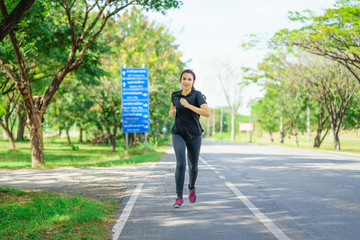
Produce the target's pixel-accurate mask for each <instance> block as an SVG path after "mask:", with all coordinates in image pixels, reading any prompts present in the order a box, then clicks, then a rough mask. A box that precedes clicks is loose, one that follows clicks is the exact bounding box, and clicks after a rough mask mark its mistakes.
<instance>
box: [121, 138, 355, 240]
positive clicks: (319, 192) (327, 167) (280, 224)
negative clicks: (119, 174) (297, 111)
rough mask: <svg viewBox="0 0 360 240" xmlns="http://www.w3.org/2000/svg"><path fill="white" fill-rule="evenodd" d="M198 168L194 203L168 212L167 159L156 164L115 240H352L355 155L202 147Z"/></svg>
mask: <svg viewBox="0 0 360 240" xmlns="http://www.w3.org/2000/svg"><path fill="white" fill-rule="evenodd" d="M199 168H200V171H199V177H198V182H197V194H198V201H197V202H196V203H195V204H191V203H189V202H188V200H187V196H186V195H185V206H184V207H183V208H181V209H174V208H173V207H172V204H173V203H174V201H175V194H174V189H175V184H174V173H173V172H174V154H173V153H170V154H169V155H167V156H165V157H164V158H163V159H162V160H161V161H160V162H158V163H156V165H154V166H153V170H152V171H151V173H150V174H149V177H148V178H144V179H139V180H140V181H139V182H138V183H137V184H138V185H136V187H137V188H136V189H135V190H134V191H128V193H127V197H126V198H125V199H124V204H123V205H122V207H123V209H125V210H124V212H125V213H126V214H124V215H127V216H125V217H123V215H122V217H123V218H121V217H120V220H119V223H118V224H117V225H118V226H119V227H120V230H119V229H116V228H115V234H114V239H134V240H135V239H137V240H138V239H204V240H205V239H206V240H209V239H214V240H215V239H244V240H263V239H264V240H265V239H280V240H287V239H301V240H302V239H306V240H308V239H316V240H320V239H321V240H331V239H334V240H339V239H342V240H346V239H348V240H354V239H359V238H358V237H359V236H360V229H359V224H360V192H359V191H358V189H359V187H360V156H359V155H355V154H346V153H332V152H321V151H311V150H300V149H288V148H279V147H269V146H258V145H249V144H231V143H217V142H210V141H205V142H204V144H203V147H202V154H201V161H200V166H199ZM185 181H187V179H186V180H185ZM130 196H132V198H130V199H129V197H130ZM126 203H128V204H126ZM129 205H130V207H129Z"/></svg>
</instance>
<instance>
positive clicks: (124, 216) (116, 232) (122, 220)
mask: <svg viewBox="0 0 360 240" xmlns="http://www.w3.org/2000/svg"><path fill="white" fill-rule="evenodd" d="M143 186H144V183H139V184H138V185H137V186H136V188H135V190H134V191H133V194H132V195H131V197H130V199H129V201H128V202H127V204H126V206H125V208H124V210H123V211H122V213H121V216H120V217H119V219H118V220H117V221H116V223H115V226H114V227H113V229H112V231H113V238H112V239H114V240H117V239H118V238H119V237H120V234H121V232H122V230H123V228H124V226H125V224H126V222H127V220H128V218H129V216H130V214H131V211H132V209H133V207H134V205H135V202H136V200H137V198H138V196H139V194H140V192H141V189H142V188H143Z"/></svg>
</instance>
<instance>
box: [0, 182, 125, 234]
mask: <svg viewBox="0 0 360 240" xmlns="http://www.w3.org/2000/svg"><path fill="white" fill-rule="evenodd" d="M116 208H118V206H117V205H116V204H115V203H103V202H97V201H94V200H92V199H90V198H84V197H80V196H75V197H72V196H68V195H65V194H55V193H47V192H32V191H23V190H18V189H12V188H0V238H1V239H108V238H109V236H110V235H111V232H110V228H111V227H110V226H111V225H112V224H113V222H114V217H113V213H114V211H115V210H116Z"/></svg>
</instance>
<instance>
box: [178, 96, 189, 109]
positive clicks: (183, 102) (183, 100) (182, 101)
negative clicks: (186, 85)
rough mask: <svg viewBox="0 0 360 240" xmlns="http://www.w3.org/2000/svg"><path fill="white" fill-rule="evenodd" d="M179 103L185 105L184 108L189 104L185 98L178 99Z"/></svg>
mask: <svg viewBox="0 0 360 240" xmlns="http://www.w3.org/2000/svg"><path fill="white" fill-rule="evenodd" d="M180 104H181V105H183V107H186V108H188V107H189V106H190V104H189V103H188V101H186V99H185V98H181V99H180Z"/></svg>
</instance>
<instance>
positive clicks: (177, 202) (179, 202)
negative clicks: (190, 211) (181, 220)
mask: <svg viewBox="0 0 360 240" xmlns="http://www.w3.org/2000/svg"><path fill="white" fill-rule="evenodd" d="M183 205H184V201H183V200H182V198H178V199H176V203H175V204H174V208H181V207H182V206H183Z"/></svg>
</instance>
